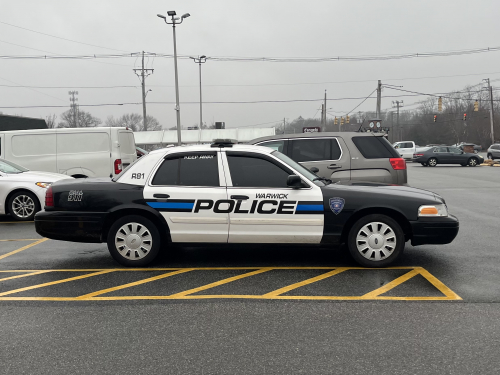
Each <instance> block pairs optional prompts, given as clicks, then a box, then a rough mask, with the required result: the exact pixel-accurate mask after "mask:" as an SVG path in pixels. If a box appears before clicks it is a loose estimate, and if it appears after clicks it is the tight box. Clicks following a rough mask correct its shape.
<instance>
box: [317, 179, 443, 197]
mask: <svg viewBox="0 0 500 375" xmlns="http://www.w3.org/2000/svg"><path fill="white" fill-rule="evenodd" d="M336 186H337V187H338V186H348V187H350V188H352V189H353V190H357V191H366V192H370V193H375V194H376V193H381V194H392V193H395V194H400V195H413V196H420V197H422V198H424V197H425V198H431V199H438V200H441V199H442V198H441V197H440V196H439V195H437V194H436V193H433V192H432V191H428V190H424V189H418V188H414V187H411V186H403V185H393V184H384V183H382V182H370V181H352V180H348V181H339V182H337V183H334V184H331V185H327V186H325V188H327V189H328V188H331V189H335V187H336Z"/></svg>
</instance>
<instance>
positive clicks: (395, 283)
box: [363, 270, 418, 299]
mask: <svg viewBox="0 0 500 375" xmlns="http://www.w3.org/2000/svg"><path fill="white" fill-rule="evenodd" d="M416 275H418V271H417V270H412V271H410V272H407V273H405V274H404V275H402V276H399V277H398V278H397V279H394V280H392V281H391V282H390V283H387V284H385V285H383V286H381V287H380V288H378V289H375V290H373V291H371V292H370V293H366V294H365V295H363V298H368V299H372V298H375V297H378V296H379V295H380V294H384V293H386V292H388V291H389V290H391V289H392V288H395V287H397V286H398V285H400V284H402V283H404V282H405V281H408V280H410V279H411V278H412V277H413V276H416Z"/></svg>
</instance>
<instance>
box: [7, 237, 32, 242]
mask: <svg viewBox="0 0 500 375" xmlns="http://www.w3.org/2000/svg"><path fill="white" fill-rule="evenodd" d="M38 240H39V238H18V239H15V240H0V242H9V241H38Z"/></svg>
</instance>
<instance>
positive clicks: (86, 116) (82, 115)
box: [58, 110, 102, 128]
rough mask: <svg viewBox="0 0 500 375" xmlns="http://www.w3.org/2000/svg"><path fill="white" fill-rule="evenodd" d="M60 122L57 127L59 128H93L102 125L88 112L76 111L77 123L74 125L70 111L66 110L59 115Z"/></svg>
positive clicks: (73, 118)
mask: <svg viewBox="0 0 500 375" xmlns="http://www.w3.org/2000/svg"><path fill="white" fill-rule="evenodd" d="M61 120H62V121H61V122H59V124H58V127H60V128H76V127H77V125H78V127H79V128H93V127H96V126H98V125H100V124H101V123H102V121H101V120H100V119H99V118H97V117H94V116H92V115H91V114H90V113H89V112H85V111H78V121H77V122H76V123H75V117H74V116H73V111H72V110H67V111H66V112H64V113H63V114H62V115H61Z"/></svg>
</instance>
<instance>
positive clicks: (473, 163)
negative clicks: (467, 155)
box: [469, 159, 477, 165]
mask: <svg viewBox="0 0 500 375" xmlns="http://www.w3.org/2000/svg"><path fill="white" fill-rule="evenodd" d="M476 164H477V162H476V159H472V160H471V161H470V162H469V165H476Z"/></svg>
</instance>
